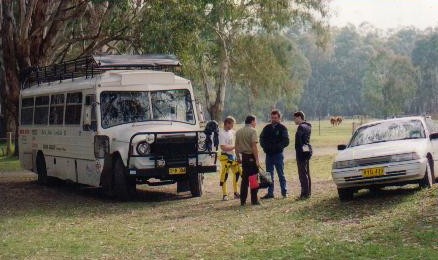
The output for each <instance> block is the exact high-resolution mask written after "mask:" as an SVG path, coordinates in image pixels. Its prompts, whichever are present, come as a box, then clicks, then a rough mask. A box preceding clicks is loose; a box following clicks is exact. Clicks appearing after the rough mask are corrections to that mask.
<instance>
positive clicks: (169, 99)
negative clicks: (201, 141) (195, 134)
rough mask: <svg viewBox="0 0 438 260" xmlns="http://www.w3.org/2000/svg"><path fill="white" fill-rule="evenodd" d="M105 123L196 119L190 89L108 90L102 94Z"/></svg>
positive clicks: (192, 121) (191, 121) (188, 121)
mask: <svg viewBox="0 0 438 260" xmlns="http://www.w3.org/2000/svg"><path fill="white" fill-rule="evenodd" d="M100 104H101V106H100V108H101V115H102V127H103V128H108V127H112V126H116V125H121V124H127V123H136V122H144V121H151V120H155V121H178V122H183V123H188V124H194V123H195V116H194V111H193V104H192V99H191V95H190V91H189V90H187V89H178V90H160V91H105V92H102V93H101V94H100Z"/></svg>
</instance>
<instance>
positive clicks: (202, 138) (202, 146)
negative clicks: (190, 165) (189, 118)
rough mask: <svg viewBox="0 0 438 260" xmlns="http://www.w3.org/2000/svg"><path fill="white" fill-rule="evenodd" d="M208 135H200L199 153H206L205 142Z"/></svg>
mask: <svg viewBox="0 0 438 260" xmlns="http://www.w3.org/2000/svg"><path fill="white" fill-rule="evenodd" d="M206 139H207V135H206V134H205V133H198V151H205V140H206Z"/></svg>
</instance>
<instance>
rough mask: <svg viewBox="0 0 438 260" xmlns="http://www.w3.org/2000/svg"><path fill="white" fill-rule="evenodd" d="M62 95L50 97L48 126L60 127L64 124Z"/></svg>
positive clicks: (63, 98)
mask: <svg viewBox="0 0 438 260" xmlns="http://www.w3.org/2000/svg"><path fill="white" fill-rule="evenodd" d="M64 101H65V96H64V94H59V95H52V98H51V99H50V116H49V124H50V125H62V124H64V103H65V102H64Z"/></svg>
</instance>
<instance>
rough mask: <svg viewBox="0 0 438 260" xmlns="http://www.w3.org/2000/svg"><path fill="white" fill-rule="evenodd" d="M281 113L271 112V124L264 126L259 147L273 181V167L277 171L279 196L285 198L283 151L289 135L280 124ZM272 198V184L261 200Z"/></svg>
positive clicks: (287, 143)
mask: <svg viewBox="0 0 438 260" xmlns="http://www.w3.org/2000/svg"><path fill="white" fill-rule="evenodd" d="M280 122H281V113H280V111H278V110H272V112H271V123H270V124H268V125H266V126H265V127H264V128H263V130H262V133H261V134H260V145H261V146H262V148H263V151H265V153H266V171H268V172H270V173H271V178H272V181H274V167H275V169H276V170H277V175H278V179H279V180H280V187H281V195H282V196H283V198H286V197H287V186H286V178H285V177H284V156H283V150H284V148H286V147H287V146H288V145H289V134H288V132H287V128H286V127H285V126H284V125H283V124H281V123H280ZM271 198H274V182H272V185H271V186H269V188H268V193H267V194H266V195H265V196H263V197H262V199H271Z"/></svg>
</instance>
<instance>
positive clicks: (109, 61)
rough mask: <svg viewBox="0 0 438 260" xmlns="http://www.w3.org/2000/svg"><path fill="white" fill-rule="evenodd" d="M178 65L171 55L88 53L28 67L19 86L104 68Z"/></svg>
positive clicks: (169, 67) (167, 68)
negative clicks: (63, 60)
mask: <svg viewBox="0 0 438 260" xmlns="http://www.w3.org/2000/svg"><path fill="white" fill-rule="evenodd" d="M180 66H181V63H180V61H179V60H178V59H177V58H176V57H175V56H174V55H100V56H98V55H90V56H85V57H81V58H77V59H75V60H70V61H65V62H62V63H58V64H52V65H49V66H45V67H31V68H28V69H27V70H25V71H24V72H23V73H22V74H21V89H26V88H29V87H31V86H33V85H40V84H43V83H49V82H55V81H58V80H59V81H60V82H61V81H62V80H65V79H71V80H74V79H75V78H78V77H85V78H88V77H91V78H92V77H94V75H96V74H101V73H103V72H105V71H107V70H138V69H147V70H162V71H175V69H177V68H179V67H180Z"/></svg>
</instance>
